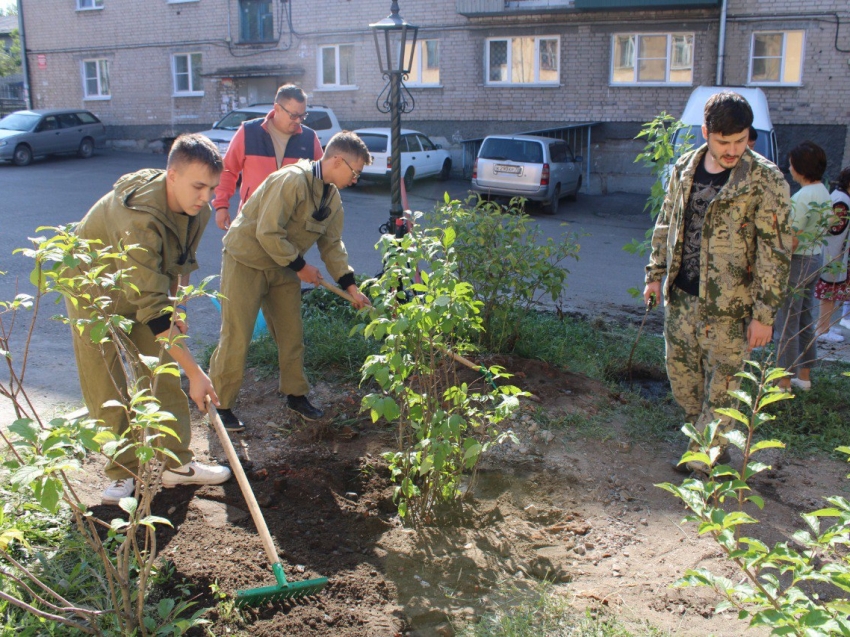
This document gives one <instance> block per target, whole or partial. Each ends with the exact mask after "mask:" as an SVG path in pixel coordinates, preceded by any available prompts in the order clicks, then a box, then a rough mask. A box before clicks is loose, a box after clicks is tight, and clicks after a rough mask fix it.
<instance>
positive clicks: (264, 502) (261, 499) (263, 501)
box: [257, 495, 272, 509]
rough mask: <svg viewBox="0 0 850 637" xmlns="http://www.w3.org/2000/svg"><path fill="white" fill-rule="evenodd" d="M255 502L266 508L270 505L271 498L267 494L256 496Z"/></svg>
mask: <svg viewBox="0 0 850 637" xmlns="http://www.w3.org/2000/svg"><path fill="white" fill-rule="evenodd" d="M257 504H259V505H260V506H261V507H262V508H264V509H267V508H269V507H270V506H271V505H272V498H271V496H268V495H261V496H258V497H257Z"/></svg>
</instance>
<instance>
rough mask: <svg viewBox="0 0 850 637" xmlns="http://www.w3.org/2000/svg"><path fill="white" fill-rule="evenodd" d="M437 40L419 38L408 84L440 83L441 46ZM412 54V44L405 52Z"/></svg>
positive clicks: (428, 84) (406, 54) (433, 84)
mask: <svg viewBox="0 0 850 637" xmlns="http://www.w3.org/2000/svg"><path fill="white" fill-rule="evenodd" d="M439 44H440V43H439V41H437V40H419V41H418V42H417V43H416V49H415V50H414V51H413V64H412V65H411V67H410V73H409V74H408V76H407V82H406V84H409V85H411V86H437V85H439V84H440V46H439ZM409 56H410V45H408V46H407V50H406V51H405V54H404V59H405V60H407V59H408V58H409Z"/></svg>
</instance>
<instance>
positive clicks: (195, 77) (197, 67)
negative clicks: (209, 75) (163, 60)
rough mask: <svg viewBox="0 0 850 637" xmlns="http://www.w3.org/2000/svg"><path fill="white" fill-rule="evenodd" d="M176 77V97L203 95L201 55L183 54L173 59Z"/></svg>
mask: <svg viewBox="0 0 850 637" xmlns="http://www.w3.org/2000/svg"><path fill="white" fill-rule="evenodd" d="M171 62H172V72H173V75H174V95H176V96H177V95H179V96H186V95H203V94H204V85H203V82H202V80H201V54H200V53H181V54H179V55H174V56H172V58H171Z"/></svg>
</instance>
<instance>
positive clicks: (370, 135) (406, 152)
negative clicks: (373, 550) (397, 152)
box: [354, 128, 452, 190]
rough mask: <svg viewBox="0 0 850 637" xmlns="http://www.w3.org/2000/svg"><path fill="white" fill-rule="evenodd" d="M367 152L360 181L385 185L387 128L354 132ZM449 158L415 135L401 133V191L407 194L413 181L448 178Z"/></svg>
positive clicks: (389, 160) (388, 151) (388, 165)
mask: <svg viewBox="0 0 850 637" xmlns="http://www.w3.org/2000/svg"><path fill="white" fill-rule="evenodd" d="M354 132H355V133H357V135H358V136H359V137H360V139H362V140H363V141H364V142H365V143H366V146H367V147H368V148H369V152H370V153H371V154H372V163H371V164H370V165H369V166H364V168H363V174H362V175H361V179H364V180H371V181H381V182H389V180H390V174H391V172H392V135H391V132H390V129H389V128H360V129H358V130H356V131H354ZM451 172H452V158H451V155H449V151H447V150H443V147H442V146H440V145H439V144H435V143H434V142H432V141H431V140H430V139H429V138H428V136H426V135H423V134H422V133H420V132H419V131H415V130H408V129H406V128H403V129H401V175H402V179H404V187H405V188H407V189H408V190H410V188H411V187H412V186H413V180H414V179H423V178H424V177H432V176H434V175H436V176H438V177H439V178H440V179H442V180H444V181H445V180H446V179H448V178H449V175H451Z"/></svg>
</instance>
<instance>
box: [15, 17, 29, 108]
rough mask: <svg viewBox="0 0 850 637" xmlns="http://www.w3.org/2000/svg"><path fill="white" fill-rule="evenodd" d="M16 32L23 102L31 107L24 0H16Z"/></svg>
mask: <svg viewBox="0 0 850 637" xmlns="http://www.w3.org/2000/svg"><path fill="white" fill-rule="evenodd" d="M18 33H19V34H20V38H21V75H23V76H24V104H25V105H26V107H27V108H28V109H30V108H32V100H31V99H30V72H29V68H30V67H29V64H28V63H27V39H26V38H25V37H24V0H18Z"/></svg>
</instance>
